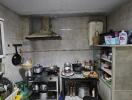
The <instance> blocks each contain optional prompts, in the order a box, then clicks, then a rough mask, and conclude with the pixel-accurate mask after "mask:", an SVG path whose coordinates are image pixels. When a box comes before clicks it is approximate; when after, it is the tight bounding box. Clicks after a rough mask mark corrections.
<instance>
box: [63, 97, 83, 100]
mask: <svg viewBox="0 0 132 100" xmlns="http://www.w3.org/2000/svg"><path fill="white" fill-rule="evenodd" d="M65 100H83V99H81V98H80V97H78V96H66V97H65Z"/></svg>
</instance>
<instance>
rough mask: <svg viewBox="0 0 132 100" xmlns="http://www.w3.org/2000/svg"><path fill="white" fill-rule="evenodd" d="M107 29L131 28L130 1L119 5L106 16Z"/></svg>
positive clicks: (131, 8) (131, 12)
mask: <svg viewBox="0 0 132 100" xmlns="http://www.w3.org/2000/svg"><path fill="white" fill-rule="evenodd" d="M108 29H114V30H115V31H120V30H132V1H131V0H130V1H129V2H127V3H126V4H124V5H122V6H120V7H119V8H118V9H116V10H115V11H114V12H112V13H111V14H110V16H109V17H108Z"/></svg>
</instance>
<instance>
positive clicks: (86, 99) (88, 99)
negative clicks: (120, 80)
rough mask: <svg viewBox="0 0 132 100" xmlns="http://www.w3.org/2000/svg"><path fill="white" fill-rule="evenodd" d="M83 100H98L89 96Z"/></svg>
mask: <svg viewBox="0 0 132 100" xmlns="http://www.w3.org/2000/svg"><path fill="white" fill-rule="evenodd" d="M83 100H98V99H97V98H94V97H90V96H85V97H84V98H83Z"/></svg>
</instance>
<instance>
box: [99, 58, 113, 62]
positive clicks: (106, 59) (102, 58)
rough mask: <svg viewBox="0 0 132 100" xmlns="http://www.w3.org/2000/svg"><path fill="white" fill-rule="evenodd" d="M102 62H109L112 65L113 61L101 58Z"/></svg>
mask: <svg viewBox="0 0 132 100" xmlns="http://www.w3.org/2000/svg"><path fill="white" fill-rule="evenodd" d="M101 59H102V60H104V61H107V62H110V63H112V61H111V60H109V59H107V58H101Z"/></svg>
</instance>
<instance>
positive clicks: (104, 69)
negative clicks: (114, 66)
mask: <svg viewBox="0 0 132 100" xmlns="http://www.w3.org/2000/svg"><path fill="white" fill-rule="evenodd" d="M101 70H103V71H104V72H106V73H107V74H109V75H112V70H110V69H106V68H104V67H101Z"/></svg>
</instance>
